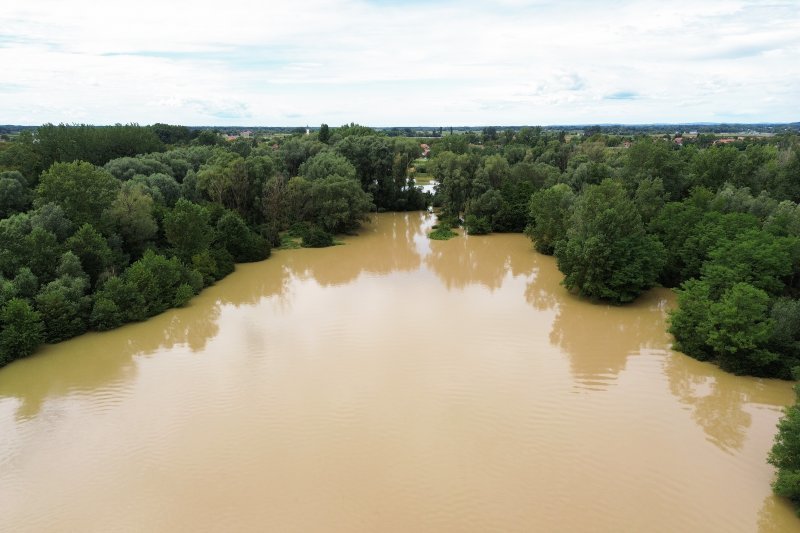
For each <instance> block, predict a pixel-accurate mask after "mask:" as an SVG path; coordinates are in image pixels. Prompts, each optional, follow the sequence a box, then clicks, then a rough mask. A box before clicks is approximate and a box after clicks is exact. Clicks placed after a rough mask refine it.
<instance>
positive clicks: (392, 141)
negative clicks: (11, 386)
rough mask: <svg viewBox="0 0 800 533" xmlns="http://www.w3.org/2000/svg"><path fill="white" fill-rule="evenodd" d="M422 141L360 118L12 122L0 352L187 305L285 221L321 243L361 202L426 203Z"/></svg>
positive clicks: (2, 167)
mask: <svg viewBox="0 0 800 533" xmlns="http://www.w3.org/2000/svg"><path fill="white" fill-rule="evenodd" d="M419 156H420V153H419V143H418V142H416V141H414V140H411V139H405V138H389V137H387V136H385V135H379V134H377V133H376V132H374V131H373V130H371V129H370V128H366V127H362V126H357V125H355V124H352V125H350V126H345V127H342V128H330V129H327V128H326V136H325V139H321V138H320V135H318V134H315V135H305V134H303V133H297V134H294V135H282V136H276V137H275V138H274V139H270V140H267V139H260V140H256V139H253V138H246V137H239V138H237V139H235V140H226V138H225V137H223V136H222V135H220V134H218V133H215V132H212V131H210V130H200V131H194V130H190V129H189V128H185V127H182V126H169V125H164V124H157V125H154V126H146V127H140V126H136V125H124V126H123V125H117V126H109V127H94V126H65V125H59V126H54V125H50V124H48V125H45V126H41V127H40V128H38V129H36V130H34V131H30V130H26V131H22V132H21V133H20V134H19V135H17V136H16V138H15V140H14V141H12V142H3V143H2V144H1V145H0V217H2V220H0V325H2V332H0V366H2V365H3V364H6V363H9V362H11V361H13V360H15V359H18V358H20V357H24V356H26V355H29V354H30V353H32V352H34V351H35V350H36V348H37V347H38V346H39V345H40V344H41V343H42V342H47V343H53V342H59V341H62V340H65V339H68V338H71V337H74V336H76V335H79V334H81V333H83V332H85V331H88V330H96V331H99V330H106V329H110V328H115V327H118V326H120V325H122V324H124V323H126V322H130V321H138V320H144V319H146V318H147V317H149V316H152V315H155V314H158V313H161V312H163V311H165V310H166V309H168V308H170V307H175V306H181V305H185V304H186V303H187V302H188V301H189V300H190V299H191V297H192V296H193V295H195V294H197V293H198V292H199V291H200V290H202V289H203V287H206V286H208V285H210V284H212V283H214V282H215V281H217V280H219V279H221V278H222V277H224V276H226V275H227V274H229V273H230V272H232V271H233V269H234V264H235V263H237V262H248V261H259V260H262V259H265V258H267V257H268V256H269V255H270V250H271V247H273V246H280V245H281V235H282V234H283V235H285V234H287V232H288V233H291V235H292V236H294V237H296V238H298V239H299V240H300V241H301V242H302V245H303V246H309V247H319V246H330V245H332V244H334V238H333V235H334V234H337V233H350V232H353V231H355V230H356V229H357V228H358V227H359V225H360V223H361V222H362V221H364V220H366V219H367V217H368V215H369V213H370V212H371V211H374V210H381V211H383V210H387V209H388V210H406V209H422V208H424V207H425V206H426V197H425V195H423V194H422V192H421V191H420V190H419V189H417V188H415V187H414V186H413V162H414V161H415V159H417V158H418V157H419ZM290 229H291V232H289V230H290ZM284 240H285V239H284Z"/></svg>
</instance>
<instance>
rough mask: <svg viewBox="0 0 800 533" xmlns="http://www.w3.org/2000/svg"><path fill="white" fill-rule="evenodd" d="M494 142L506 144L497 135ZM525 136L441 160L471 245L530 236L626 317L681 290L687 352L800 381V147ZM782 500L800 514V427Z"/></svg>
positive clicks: (453, 150)
mask: <svg viewBox="0 0 800 533" xmlns="http://www.w3.org/2000/svg"><path fill="white" fill-rule="evenodd" d="M490 133H492V132H490ZM619 140H620V139H619V138H618V137H616V138H615V137H613V136H606V135H602V134H599V133H598V134H595V135H592V136H590V137H586V136H575V137H572V138H570V139H568V138H567V136H566V135H563V134H561V135H559V134H555V133H547V132H543V131H540V130H537V129H528V130H526V129H523V130H521V131H519V132H517V133H516V134H513V135H508V133H507V132H504V133H503V134H491V135H487V134H486V132H484V135H483V136H482V138H480V139H476V138H475V137H474V136H473V138H472V141H473V142H468V139H466V138H462V139H455V138H447V137H446V138H444V139H442V140H441V141H435V144H434V146H432V152H433V153H434V157H433V160H432V161H431V162H430V163H429V164H428V168H429V171H430V172H431V173H432V174H434V176H435V177H436V178H437V179H438V180H439V182H440V183H439V187H438V193H437V196H436V199H435V201H436V202H438V203H439V204H441V206H442V217H443V218H444V219H445V221H447V222H448V223H451V224H452V223H458V222H461V221H463V223H464V226H465V228H466V230H467V232H468V233H473V234H474V233H486V232H487V231H509V230H511V231H519V230H520V229H522V227H525V228H526V232H527V234H528V235H529V236H530V237H531V239H532V240H533V242H534V245H535V247H536V249H537V250H538V251H540V252H542V253H545V254H550V255H554V256H555V258H556V260H557V262H558V267H559V269H560V270H561V271H562V273H563V274H564V276H565V277H564V281H563V284H564V285H565V286H566V287H567V288H568V289H570V290H574V291H576V292H578V293H579V294H581V295H583V296H586V297H589V298H592V299H597V300H605V301H610V302H613V303H624V302H628V301H631V300H633V299H635V298H636V297H637V296H638V295H639V294H641V292H643V291H644V290H646V289H648V288H650V287H652V286H654V285H656V284H661V285H664V286H667V287H674V288H675V290H676V291H677V294H678V307H677V309H675V310H674V311H673V312H672V313H671V316H670V326H669V328H670V332H671V333H672V334H673V335H674V337H675V341H676V343H675V344H676V348H677V349H679V350H681V351H683V352H684V353H686V354H688V355H690V356H692V357H695V358H697V359H700V360H704V361H712V362H715V363H716V364H718V365H719V366H720V367H722V368H723V369H725V370H727V371H729V372H733V373H736V374H747V375H754V376H764V377H778V378H782V379H791V377H792V374H793V372H795V371H797V369H800V299H798V297H800V207H798V204H797V202H798V201H800V138H798V137H797V136H792V135H780V136H774V137H767V138H764V137H761V138H751V139H744V138H741V139H735V140H731V139H726V141H725V142H724V143H720V142H718V143H717V144H714V139H713V138H711V139H708V138H703V137H700V138H697V139H693V140H688V139H680V142H675V141H674V140H672V139H671V138H669V137H668V138H666V139H665V138H663V137H659V138H653V137H646V136H641V137H639V138H637V139H635V140H634V141H633V142H623V143H620V142H619ZM797 412H798V408H797V407H794V408H792V410H790V411H789V412H788V414H787V418H786V419H785V420H784V422H782V424H781V428H780V434H779V436H778V444H777V445H776V448H775V451H773V455H772V459H771V460H772V461H773V463H774V464H776V465H777V466H778V467H779V472H780V473H779V477H778V481H777V483H776V490H778V492H779V493H780V494H783V495H785V496H788V497H790V498H792V499H793V500H794V501H795V502H796V503H799V504H800V483H798V479H800V462H798V460H797V457H800V424H798V423H797V420H799V419H798V415H797Z"/></svg>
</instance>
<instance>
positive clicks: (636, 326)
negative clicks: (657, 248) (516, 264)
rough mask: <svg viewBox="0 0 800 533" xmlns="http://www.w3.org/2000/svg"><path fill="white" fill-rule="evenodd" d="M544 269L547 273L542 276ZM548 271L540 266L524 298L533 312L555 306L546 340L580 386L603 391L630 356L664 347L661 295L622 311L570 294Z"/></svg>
mask: <svg viewBox="0 0 800 533" xmlns="http://www.w3.org/2000/svg"><path fill="white" fill-rule="evenodd" d="M545 268H549V269H551V270H550V271H547V272H543V271H544V269H545ZM552 270H555V263H554V262H553V263H551V264H550V265H549V266H546V265H544V264H543V265H542V268H541V269H540V271H539V273H538V275H537V277H536V279H534V280H533V282H532V283H531V285H529V287H528V289H527V291H526V296H527V297H528V301H529V302H532V305H534V307H537V308H538V307H539V306H541V307H544V308H549V307H552V306H553V305H554V303H555V306H556V307H557V309H558V311H557V314H556V318H555V320H554V321H553V328H552V330H551V331H550V341H551V342H552V343H553V344H556V345H558V346H559V347H561V348H562V349H563V350H564V351H565V352H566V353H567V355H568V357H569V362H570V369H571V371H572V374H573V376H574V377H575V379H576V381H577V382H578V383H579V384H581V385H582V386H585V387H586V388H590V389H598V390H603V389H605V388H607V386H608V384H609V382H610V381H613V380H614V379H616V376H617V375H618V374H619V373H620V372H621V371H622V370H623V369H624V368H625V365H626V364H627V360H628V357H629V356H630V355H632V354H638V353H640V352H641V351H642V350H643V349H662V350H663V349H666V348H667V347H668V345H669V338H668V336H667V334H666V332H665V328H666V323H665V314H666V313H665V303H666V301H665V298H664V296H665V295H664V292H663V291H658V290H655V291H650V292H648V293H646V294H643V295H642V296H640V297H639V298H638V299H637V300H636V301H635V302H633V303H630V304H627V305H625V306H612V305H606V304H599V303H592V302H589V301H587V300H584V299H581V298H579V297H577V296H575V295H572V294H569V293H568V292H567V291H566V290H565V289H564V288H563V287H561V286H560V285H559V283H558V282H556V281H555V277H556V276H555V275H554V274H553V272H552ZM556 272H558V271H557V270H556ZM558 279H559V281H560V276H559V278H558ZM548 287H549V289H548Z"/></svg>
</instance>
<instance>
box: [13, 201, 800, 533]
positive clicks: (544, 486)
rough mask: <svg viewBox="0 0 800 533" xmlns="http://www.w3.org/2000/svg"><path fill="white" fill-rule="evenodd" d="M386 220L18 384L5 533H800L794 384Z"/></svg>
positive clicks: (419, 220) (487, 255)
mask: <svg viewBox="0 0 800 533" xmlns="http://www.w3.org/2000/svg"><path fill="white" fill-rule="evenodd" d="M432 223H433V218H432V215H427V214H424V213H409V214H380V215H376V216H374V218H373V222H372V223H371V224H367V225H366V226H365V227H364V229H363V231H362V232H361V234H360V235H359V236H356V237H348V238H346V239H345V244H344V245H342V246H335V247H332V248H327V249H321V250H310V249H300V250H285V251H277V252H275V253H274V254H273V257H272V258H271V259H269V260H267V261H264V262H261V263H254V264H249V265H239V266H238V267H237V271H236V272H235V273H234V274H232V275H231V276H229V277H228V278H226V279H225V280H223V281H221V282H220V283H218V284H217V285H216V286H214V287H211V288H209V289H207V290H205V291H204V292H203V293H202V294H201V295H200V296H198V297H196V298H195V299H193V300H192V301H191V303H190V304H189V306H188V307H186V308H184V309H178V310H172V311H168V312H166V313H164V314H162V315H159V316H157V317H155V318H152V319H150V320H148V321H147V322H144V323H139V324H133V325H129V326H125V327H123V328H120V329H118V330H115V331H111V332H107V333H102V334H98V333H92V334H87V335H83V336H81V337H79V338H76V339H73V340H71V341H68V342H64V343H61V344H59V345H56V346H48V347H46V348H44V349H42V350H41V351H40V352H38V353H37V355H35V356H34V357H31V358H28V359H26V360H21V361H18V362H15V363H13V364H11V365H9V366H8V367H6V368H3V369H0V531H3V532H5V531H8V532H49V531H64V532H77V531H80V532H113V531H137V532H138V531H148V532H174V531H192V532H197V531H274V532H339V531H346V532H353V531H354V532H361V531H364V532H373V531H381V532H395V531H397V532H428V531H430V532H450V531H453V532H489V531H498V532H514V531H520V532H532V531H598V532H623V531H631V532H645V531H646V532H693V531H698V532H700V531H702V532H726V533H730V532H737V531H745V532H753V531H760V532H789V531H800V520H799V519H798V518H796V517H795V515H794V513H793V511H792V510H791V508H790V507H789V505H788V504H786V503H785V502H783V501H781V500H779V499H776V498H774V497H773V496H772V495H771V492H770V482H771V480H772V478H773V475H774V472H773V469H772V467H771V466H769V465H768V464H766V462H765V460H766V456H767V453H768V450H769V448H770V447H771V445H772V440H773V438H774V435H775V432H776V428H775V425H776V423H777V421H778V419H779V417H780V415H781V409H782V408H783V407H784V406H786V405H789V404H790V403H791V402H792V401H793V398H794V396H793V392H792V384H791V383H788V382H781V381H773V380H762V379H754V378H743V377H735V376H732V375H729V374H725V373H723V372H721V371H719V370H718V369H717V368H716V367H714V366H712V365H710V364H706V363H700V362H697V361H694V360H692V359H690V358H688V357H686V356H684V355H682V354H679V353H676V352H673V351H671V350H670V343H671V338H670V336H669V335H668V334H667V333H666V332H665V321H666V313H667V310H668V309H669V308H670V307H671V306H672V305H674V298H673V296H672V294H671V293H670V292H669V291H667V290H665V289H657V290H653V291H651V292H649V293H647V294H646V295H645V296H643V297H642V298H640V299H639V300H637V301H636V302H635V303H634V304H632V305H628V306H625V307H612V306H606V305H597V304H592V303H589V302H586V301H583V300H581V299H579V298H577V297H574V296H572V295H569V294H568V293H567V292H566V291H565V290H564V289H563V288H562V287H561V286H560V285H559V282H560V280H561V278H562V276H561V274H560V273H559V272H558V270H557V268H556V265H555V261H554V260H553V259H552V258H549V257H545V256H542V255H539V254H537V253H535V252H534V251H533V249H532V246H531V243H530V241H529V240H528V239H527V238H525V237H524V236H522V235H502V234H500V235H491V236H485V237H483V236H481V237H478V236H471V237H463V236H461V237H457V238H455V239H452V240H450V241H446V242H439V241H430V240H428V239H427V238H426V236H425V233H426V231H427V230H428V229H429V228H430V225H431V224H432Z"/></svg>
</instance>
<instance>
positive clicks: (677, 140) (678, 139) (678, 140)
mask: <svg viewBox="0 0 800 533" xmlns="http://www.w3.org/2000/svg"><path fill="white" fill-rule="evenodd" d="M672 142H674V143H675V144H677V145H678V146H683V137H675V138H674V139H672Z"/></svg>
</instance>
